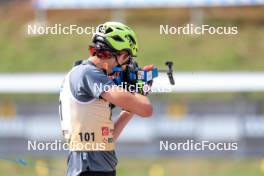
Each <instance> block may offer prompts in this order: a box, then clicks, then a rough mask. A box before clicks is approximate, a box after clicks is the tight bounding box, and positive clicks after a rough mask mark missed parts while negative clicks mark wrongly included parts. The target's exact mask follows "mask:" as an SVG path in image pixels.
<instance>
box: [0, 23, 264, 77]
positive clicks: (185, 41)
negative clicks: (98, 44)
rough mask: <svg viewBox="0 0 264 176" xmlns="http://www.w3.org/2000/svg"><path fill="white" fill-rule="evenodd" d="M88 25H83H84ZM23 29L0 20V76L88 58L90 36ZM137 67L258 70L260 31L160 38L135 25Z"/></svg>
mask: <svg viewBox="0 0 264 176" xmlns="http://www.w3.org/2000/svg"><path fill="white" fill-rule="evenodd" d="M83 25H88V24H83ZM25 26H26V25H25V24H24V25H21V24H16V23H15V22H14V21H0V60H1V61H0V63H1V64H0V72H11V73H12V72H66V71H68V70H69V69H70V67H71V65H72V63H73V61H75V60H78V59H85V58H88V57H89V55H88V50H87V48H88V45H89V42H90V37H91V36H90V35H75V36H74V35H67V36H65V35H57V36H55V35H48V36H35V37H29V36H26V35H25V34H24V32H25V30H26V29H25ZM132 27H133V28H134V30H135V31H136V32H137V34H138V37H139V45H140V54H139V55H140V56H139V58H138V62H139V64H140V65H147V64H155V65H157V66H158V67H160V68H165V66H164V62H165V61H166V60H172V61H174V64H175V66H174V69H175V70H176V71H230V70H232V71H236V70H244V71H262V70H263V69H264V64H263V55H264V35H263V33H264V27H261V26H247V27H241V28H239V34H238V35H225V36H222V35H204V36H187V35H186V36H184V35H160V34H159V25H158V24H157V25H153V24H151V25H143V24H140V25H134V26H132Z"/></svg>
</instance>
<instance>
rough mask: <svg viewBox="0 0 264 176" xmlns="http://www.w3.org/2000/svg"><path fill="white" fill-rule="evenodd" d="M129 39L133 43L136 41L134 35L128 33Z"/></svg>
mask: <svg viewBox="0 0 264 176" xmlns="http://www.w3.org/2000/svg"><path fill="white" fill-rule="evenodd" d="M128 37H129V39H130V41H132V43H133V44H134V45H135V44H136V41H135V39H134V37H132V36H131V35H128Z"/></svg>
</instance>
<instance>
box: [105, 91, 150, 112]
mask: <svg viewBox="0 0 264 176" xmlns="http://www.w3.org/2000/svg"><path fill="white" fill-rule="evenodd" d="M101 97H102V98H104V99H105V100H107V101H109V102H110V103H112V104H114V105H116V106H119V107H121V108H122V109H125V110H126V111H129V112H131V113H135V114H137V115H139V116H141V117H150V116H151V115H152V112H153V108H152V105H151V103H150V101H149V99H148V98H147V97H146V96H143V95H140V94H137V93H134V94H132V93H129V92H126V91H124V89H123V88H121V87H118V86H112V87H111V88H110V89H109V90H108V91H106V92H103V93H102V94H101Z"/></svg>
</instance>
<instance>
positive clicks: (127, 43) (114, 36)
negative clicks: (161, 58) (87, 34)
mask: <svg viewBox="0 0 264 176" xmlns="http://www.w3.org/2000/svg"><path fill="white" fill-rule="evenodd" d="M92 42H93V43H94V44H98V43H99V44H100V45H103V46H104V47H106V48H108V49H110V50H112V51H114V52H118V51H122V50H126V51H127V52H128V53H129V54H130V55H131V56H132V57H136V56H137V55H138V42H137V38H136V34H135V33H134V31H133V30H132V29H131V28H130V27H128V26H126V25H124V24H122V23H119V22H106V23H104V24H101V25H99V26H98V27H97V29H96V32H95V33H94V35H93V38H92Z"/></svg>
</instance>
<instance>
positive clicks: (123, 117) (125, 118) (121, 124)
mask: <svg viewBox="0 0 264 176" xmlns="http://www.w3.org/2000/svg"><path fill="white" fill-rule="evenodd" d="M133 115H134V114H133V113H131V112H127V111H122V112H121V113H120V115H119V117H118V119H117V121H116V122H115V125H114V141H116V140H117V138H118V137H119V135H120V133H121V132H122V131H123V129H124V128H125V126H126V125H127V123H128V122H129V121H130V120H131V119H132V117H133Z"/></svg>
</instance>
